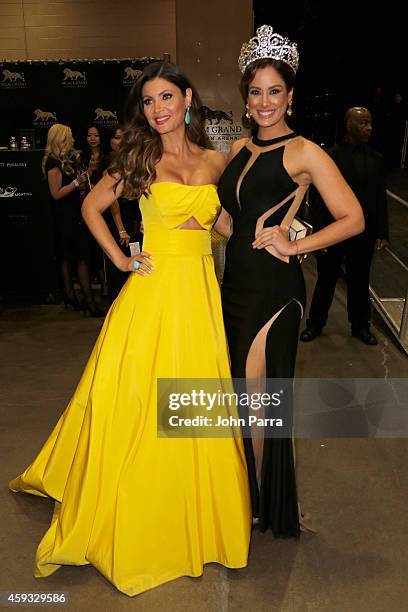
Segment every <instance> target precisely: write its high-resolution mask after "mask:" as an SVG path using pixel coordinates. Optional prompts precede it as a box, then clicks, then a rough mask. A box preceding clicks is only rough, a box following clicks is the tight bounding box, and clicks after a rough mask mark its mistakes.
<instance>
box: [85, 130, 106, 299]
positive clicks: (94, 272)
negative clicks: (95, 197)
mask: <svg viewBox="0 0 408 612" xmlns="http://www.w3.org/2000/svg"><path fill="white" fill-rule="evenodd" d="M108 163H109V146H108V141H107V135H106V132H105V130H104V129H103V128H101V127H100V126H98V125H96V124H95V123H92V124H91V125H90V126H89V127H88V129H87V132H86V142H85V146H84V147H83V150H82V152H81V170H82V171H84V172H87V175H88V182H87V184H86V185H85V187H84V189H83V190H82V191H81V195H82V198H83V199H85V197H86V196H87V195H88V193H89V192H90V190H91V189H92V188H93V187H94V186H95V185H96V183H97V182H98V181H100V179H101V178H102V176H103V171H104V169H105V168H106V166H107V165H108ZM88 237H89V242H90V253H91V258H90V269H91V276H92V278H93V279H94V278H97V279H98V280H99V281H100V283H101V292H102V295H103V296H104V297H106V296H107V295H108V287H107V274H106V260H105V258H104V255H103V253H102V250H101V249H100V247H99V245H98V243H97V242H96V240H95V239H94V237H93V236H92V235H91V234H90V233H88Z"/></svg>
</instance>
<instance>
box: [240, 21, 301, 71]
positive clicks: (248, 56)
mask: <svg viewBox="0 0 408 612" xmlns="http://www.w3.org/2000/svg"><path fill="white" fill-rule="evenodd" d="M266 58H267V59H275V60H281V61H282V62H286V63H287V64H289V66H290V67H291V68H292V70H293V72H294V73H295V74H296V71H297V69H298V67H299V52H298V49H297V45H296V43H294V42H292V41H290V40H289V38H285V37H284V36H281V35H280V34H276V33H275V34H274V32H273V27H272V26H269V25H263V26H261V27H260V28H258V29H257V31H256V34H255V36H253V37H252V38H250V40H249V41H248V42H247V43H244V44H243V45H242V47H241V53H240V54H239V58H238V66H239V69H240V70H241V72H245V69H246V68H247V66H249V64H251V63H252V62H254V61H255V60H258V59H266Z"/></svg>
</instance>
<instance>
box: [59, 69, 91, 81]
mask: <svg viewBox="0 0 408 612" xmlns="http://www.w3.org/2000/svg"><path fill="white" fill-rule="evenodd" d="M63 73H64V74H65V76H64V79H63V81H62V82H64V81H67V80H68V79H69V80H71V81H78V80H80V81H86V76H85V73H84V72H80V71H79V70H71V68H64V70H63Z"/></svg>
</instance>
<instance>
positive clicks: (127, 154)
mask: <svg viewBox="0 0 408 612" xmlns="http://www.w3.org/2000/svg"><path fill="white" fill-rule="evenodd" d="M158 77H160V78H161V79H165V80H166V81H169V83H172V84H173V85H176V86H177V87H178V88H179V89H180V91H181V92H182V94H183V95H184V96H185V95H186V93H187V89H188V88H191V90H192V92H193V95H192V99H191V107H190V117H191V123H190V125H188V126H187V125H186V134H187V138H188V139H189V141H190V142H192V143H194V144H197V145H198V146H200V147H202V148H206V149H211V148H212V147H211V144H210V141H209V139H208V137H207V135H206V133H205V131H204V127H203V125H202V120H201V115H200V112H199V109H200V107H201V101H200V98H199V97H198V94H197V92H196V91H195V89H194V87H193V86H192V84H191V83H190V81H189V79H188V78H187V77H186V76H185V75H184V74H183V73H182V71H181V69H180V67H179V66H177V64H173V63H171V62H167V61H160V62H153V63H152V64H149V65H148V66H146V68H145V69H144V70H143V72H142V74H141V75H140V76H139V78H138V79H137V81H136V82H135V84H134V85H133V87H132V90H131V92H130V94H129V97H128V99H127V101H126V106H125V124H124V132H123V136H122V139H121V143H120V146H119V150H118V152H117V154H116V155H115V156H114V158H113V160H112V162H111V164H110V166H109V169H108V173H109V174H110V175H111V176H114V175H116V176H117V175H119V177H120V178H119V180H118V183H117V184H119V182H120V181H123V195H124V197H126V198H136V199H139V198H140V197H141V196H142V195H143V194H144V195H147V194H148V193H149V191H150V185H151V184H152V183H153V182H154V180H155V178H156V165H157V164H158V162H159V161H160V159H161V157H162V155H163V145H162V141H161V138H160V135H159V134H158V132H156V130H154V129H153V128H152V127H151V126H150V125H149V123H148V121H147V119H146V117H145V114H144V106H143V97H142V89H143V86H144V84H145V83H147V82H148V81H152V80H153V79H155V78H158Z"/></svg>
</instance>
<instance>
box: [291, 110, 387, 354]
mask: <svg viewBox="0 0 408 612" xmlns="http://www.w3.org/2000/svg"><path fill="white" fill-rule="evenodd" d="M345 124H346V135H345V139H344V141H343V142H341V143H339V144H337V145H335V146H334V147H332V148H331V149H329V150H328V153H329V155H330V156H331V157H332V158H333V160H334V161H335V162H336V164H337V166H338V167H339V169H340V171H341V173H342V174H343V176H344V178H345V179H346V181H347V182H348V184H349V185H350V187H351V188H352V190H353V191H354V193H355V195H356V197H357V198H358V200H359V202H360V204H361V206H362V209H363V212H364V218H365V230H364V232H363V233H362V234H359V235H358V236H354V237H353V238H349V239H348V240H344V241H343V242H340V243H339V244H336V245H334V246H331V247H329V248H328V249H325V251H324V252H322V253H319V254H318V255H317V273H318V278H317V282H316V286H315V289H314V293H313V298H312V304H311V307H310V312H309V318H308V320H307V322H306V325H307V327H306V329H305V330H304V331H303V332H302V333H301V335H300V339H301V340H302V341H303V342H310V341H311V340H314V339H315V338H316V337H317V336H319V335H320V334H321V332H322V329H323V327H324V326H325V324H326V321H327V316H328V312H329V308H330V306H331V304H332V301H333V297H334V292H335V289H336V283H337V279H338V276H339V273H340V267H341V264H342V263H343V261H344V262H345V267H346V281H347V312H348V319H349V322H350V324H351V332H352V334H353V336H356V337H357V338H359V339H360V340H362V342H364V343H365V344H368V345H375V344H377V343H378V341H377V338H376V337H375V336H374V334H372V333H371V331H370V318H371V304H370V297H369V278H370V266H371V260H372V256H373V253H374V248H377V249H380V248H382V247H383V246H384V245H385V244H387V240H388V215H387V197H386V187H385V169H384V160H383V157H382V155H380V154H379V153H377V152H376V151H375V150H374V149H372V148H371V147H369V146H368V145H367V144H366V143H367V141H368V140H369V138H370V136H371V131H372V127H371V114H370V112H369V111H368V110H367V109H366V108H362V107H353V108H350V109H349V110H348V111H347V113H346V116H345ZM310 215H311V222H312V224H313V226H314V228H315V229H316V230H318V229H321V228H322V227H325V226H326V225H328V224H329V223H330V222H331V221H332V220H333V218H332V217H331V215H330V213H329V211H328V210H327V208H326V206H325V205H324V203H323V202H322V200H321V198H320V197H318V196H317V194H316V196H315V197H312V202H311V205H310Z"/></svg>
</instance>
